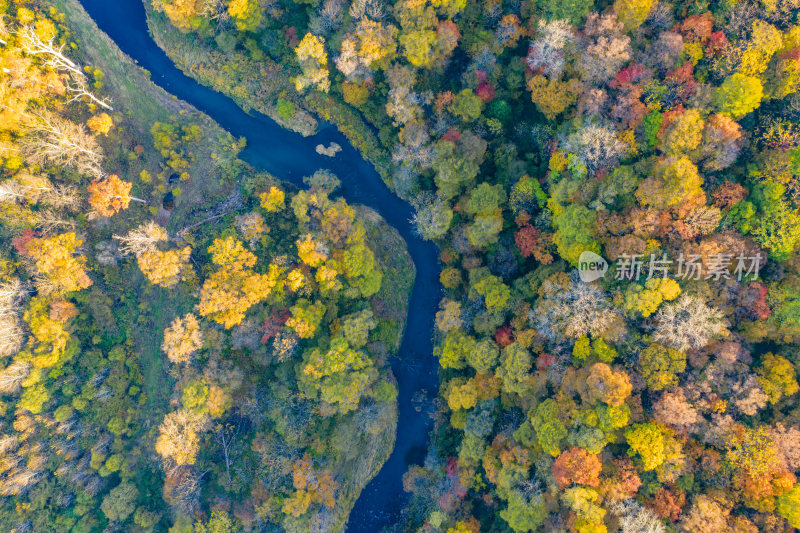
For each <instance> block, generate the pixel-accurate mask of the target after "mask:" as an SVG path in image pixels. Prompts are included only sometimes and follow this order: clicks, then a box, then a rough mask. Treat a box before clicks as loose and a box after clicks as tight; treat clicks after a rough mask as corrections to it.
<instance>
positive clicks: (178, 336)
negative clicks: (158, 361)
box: [161, 313, 203, 363]
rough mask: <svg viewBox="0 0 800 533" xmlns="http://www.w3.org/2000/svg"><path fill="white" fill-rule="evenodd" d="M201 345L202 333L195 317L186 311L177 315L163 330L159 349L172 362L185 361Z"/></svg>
mask: <svg viewBox="0 0 800 533" xmlns="http://www.w3.org/2000/svg"><path fill="white" fill-rule="evenodd" d="M202 346H203V334H202V332H201V331H200V323H199V322H198V321H197V317H196V316H194V315H193V314H192V313H188V314H186V315H185V316H183V317H178V318H176V319H175V320H173V321H172V324H170V326H169V327H168V328H167V329H165V330H164V343H163V344H162V345H161V349H162V350H164V353H166V354H167V357H168V358H169V360H170V361H172V362H173V363H186V362H188V361H189V360H190V358H191V356H192V355H193V354H194V353H195V352H196V351H197V350H199V349H200V348H201V347H202Z"/></svg>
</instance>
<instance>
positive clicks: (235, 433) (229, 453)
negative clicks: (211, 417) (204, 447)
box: [214, 421, 242, 487]
mask: <svg viewBox="0 0 800 533" xmlns="http://www.w3.org/2000/svg"><path fill="white" fill-rule="evenodd" d="M241 429H242V424H241V423H240V422H238V421H236V422H234V423H226V424H217V425H215V426H214V440H216V441H217V444H219V451H220V453H221V454H222V459H223V460H224V461H225V474H226V476H227V481H228V486H229V487H230V486H231V484H232V483H233V480H232V479H231V467H232V466H233V464H234V463H235V462H236V458H237V457H238V456H239V453H240V452H241V446H239V444H241V440H240V439H239V436H240V435H239V434H240V433H241Z"/></svg>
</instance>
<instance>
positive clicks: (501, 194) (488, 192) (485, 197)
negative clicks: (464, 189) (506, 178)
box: [467, 182, 506, 215]
mask: <svg viewBox="0 0 800 533" xmlns="http://www.w3.org/2000/svg"><path fill="white" fill-rule="evenodd" d="M505 201H506V193H505V191H504V190H503V186H502V185H500V184H497V185H489V184H488V183H486V182H483V183H481V184H480V185H478V186H477V187H475V188H474V189H472V192H471V193H470V195H469V201H468V202H467V212H469V213H471V214H473V215H491V214H492V213H494V212H495V211H496V210H497V208H498V207H500V206H501V205H502V204H503V202H505Z"/></svg>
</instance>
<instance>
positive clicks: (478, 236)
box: [467, 215, 503, 248]
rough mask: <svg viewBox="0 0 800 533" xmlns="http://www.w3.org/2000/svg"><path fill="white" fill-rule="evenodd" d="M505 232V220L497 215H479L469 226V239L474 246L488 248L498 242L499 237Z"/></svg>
mask: <svg viewBox="0 0 800 533" xmlns="http://www.w3.org/2000/svg"><path fill="white" fill-rule="evenodd" d="M502 230H503V218H502V217H500V216H496V215H479V216H477V217H475V221H474V222H473V223H472V224H470V225H469V226H467V238H468V239H469V242H470V244H471V245H472V246H474V247H476V248H486V247H488V246H490V245H492V244H494V243H495V242H497V235H498V234H499V233H500V232H501V231H502Z"/></svg>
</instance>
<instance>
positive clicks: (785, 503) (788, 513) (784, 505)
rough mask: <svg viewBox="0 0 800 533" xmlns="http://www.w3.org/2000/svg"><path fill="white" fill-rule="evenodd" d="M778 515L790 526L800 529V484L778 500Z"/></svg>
mask: <svg viewBox="0 0 800 533" xmlns="http://www.w3.org/2000/svg"><path fill="white" fill-rule="evenodd" d="M778 513H779V514H780V515H781V516H782V517H784V518H785V519H786V520H788V521H789V525H790V526H792V527H793V528H797V529H800V483H798V484H796V485H795V486H794V487H793V488H792V490H790V491H789V492H787V493H785V494H783V495H782V496H781V497H780V498H778Z"/></svg>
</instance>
